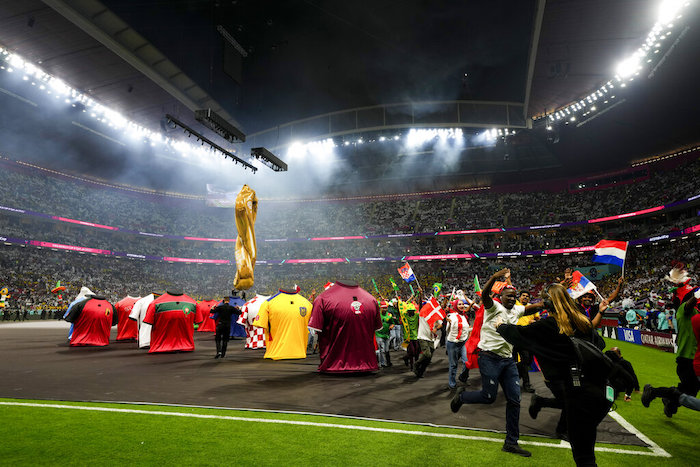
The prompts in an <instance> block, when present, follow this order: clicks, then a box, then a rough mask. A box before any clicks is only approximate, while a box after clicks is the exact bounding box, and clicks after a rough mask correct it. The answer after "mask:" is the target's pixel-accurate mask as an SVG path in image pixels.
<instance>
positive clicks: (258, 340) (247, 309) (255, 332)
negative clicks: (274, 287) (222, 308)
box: [237, 295, 269, 349]
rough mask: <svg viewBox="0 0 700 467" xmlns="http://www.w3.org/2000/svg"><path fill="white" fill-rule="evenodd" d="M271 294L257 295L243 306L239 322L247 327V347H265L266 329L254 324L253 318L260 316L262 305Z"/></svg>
mask: <svg viewBox="0 0 700 467" xmlns="http://www.w3.org/2000/svg"><path fill="white" fill-rule="evenodd" d="M268 298H269V296H267V297H266V296H264V295H256V296H255V297H253V298H252V299H251V300H248V301H247V302H246V303H245V304H244V305H243V306H242V307H241V311H242V313H241V316H239V317H238V321H237V322H238V324H241V325H243V327H245V333H246V338H245V348H246V349H264V348H265V329H264V328H258V327H255V326H253V320H254V319H255V317H256V316H258V311H260V306H261V305H262V304H263V303H264V302H265V300H267V299H268Z"/></svg>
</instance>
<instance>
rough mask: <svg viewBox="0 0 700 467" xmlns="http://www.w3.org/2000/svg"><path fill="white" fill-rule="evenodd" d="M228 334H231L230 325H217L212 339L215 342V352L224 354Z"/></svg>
mask: <svg viewBox="0 0 700 467" xmlns="http://www.w3.org/2000/svg"><path fill="white" fill-rule="evenodd" d="M229 334H231V326H230V325H228V326H217V327H216V335H215V336H214V341H215V342H216V353H217V354H221V356H222V357H225V356H226V348H227V347H228V339H229Z"/></svg>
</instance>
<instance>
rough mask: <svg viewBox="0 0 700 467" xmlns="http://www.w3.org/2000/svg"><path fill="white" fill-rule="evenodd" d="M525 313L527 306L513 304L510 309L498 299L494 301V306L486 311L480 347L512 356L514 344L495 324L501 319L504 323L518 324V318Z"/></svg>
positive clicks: (504, 355) (505, 355)
mask: <svg viewBox="0 0 700 467" xmlns="http://www.w3.org/2000/svg"><path fill="white" fill-rule="evenodd" d="M524 314H525V306H523V305H513V308H511V309H510V310H508V309H507V308H506V307H504V306H503V305H502V304H501V303H499V302H497V301H496V300H494V301H493V306H492V307H491V308H489V309H488V310H485V311H484V323H483V324H482V325H481V340H480V341H479V348H480V349H481V350H488V351H491V352H493V353H495V354H498V355H500V356H501V357H505V358H507V357H511V356H512V355H513V345H512V344H509V343H508V342H506V340H505V339H504V338H503V336H501V335H500V334H499V333H498V332H496V328H495V327H494V325H495V324H496V323H498V322H499V321H500V322H501V323H503V324H516V323H517V322H518V319H519V318H520V317H521V316H523V315H524Z"/></svg>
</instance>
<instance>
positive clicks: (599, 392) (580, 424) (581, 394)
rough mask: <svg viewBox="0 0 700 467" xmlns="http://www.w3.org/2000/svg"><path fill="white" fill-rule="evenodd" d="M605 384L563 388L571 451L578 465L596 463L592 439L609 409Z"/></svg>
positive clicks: (594, 438)
mask: <svg viewBox="0 0 700 467" xmlns="http://www.w3.org/2000/svg"><path fill="white" fill-rule="evenodd" d="M611 405H612V402H610V401H608V400H607V399H606V398H605V388H604V387H587V386H585V383H584V387H583V388H578V389H572V388H565V389H564V410H565V411H566V425H567V428H568V430H569V443H571V452H572V454H573V456H574V461H575V462H576V465H577V466H583V465H596V462H595V440H596V437H597V435H598V433H597V430H598V425H599V424H600V422H601V421H603V419H604V418H605V416H606V415H607V414H608V412H609V411H610V407H611Z"/></svg>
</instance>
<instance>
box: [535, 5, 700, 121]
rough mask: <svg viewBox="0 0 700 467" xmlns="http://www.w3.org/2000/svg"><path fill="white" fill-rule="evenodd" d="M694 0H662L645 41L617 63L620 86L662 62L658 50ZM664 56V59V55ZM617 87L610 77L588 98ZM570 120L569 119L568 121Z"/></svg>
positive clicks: (565, 110)
mask: <svg viewBox="0 0 700 467" xmlns="http://www.w3.org/2000/svg"><path fill="white" fill-rule="evenodd" d="M692 3H693V1H692V0H663V1H661V2H660V4H659V7H658V12H657V21H656V22H655V23H654V25H653V27H652V28H651V30H650V31H649V33H648V34H647V36H646V38H645V40H644V42H643V43H642V44H641V46H640V47H639V48H638V49H637V50H636V51H635V52H634V53H633V54H632V55H630V56H629V57H628V58H626V59H624V60H622V61H620V62H619V63H618V64H617V65H616V67H615V80H616V81H617V83H618V84H619V85H620V87H626V82H631V81H634V79H635V76H639V75H640V73H641V72H642V70H643V68H644V67H646V66H652V65H650V64H653V63H654V62H655V61H656V62H657V63H660V62H659V58H658V57H659V55H658V54H659V53H660V52H661V46H662V41H664V40H665V39H666V38H668V37H669V36H670V35H671V31H669V30H670V29H672V28H673V27H674V21H676V20H680V19H681V18H683V11H684V10H685V9H686V8H688V7H689V6H690V5H691V4H692ZM686 30H687V27H686ZM681 36H682V33H681ZM668 42H671V41H666V42H664V43H668ZM667 47H668V45H667ZM661 60H663V58H662V59H661ZM657 66H658V65H657ZM613 87H614V85H613V83H612V81H608V82H607V83H605V84H604V85H603V86H601V87H599V88H598V89H597V90H594V91H593V93H591V94H590V95H589V96H588V97H587V98H586V101H587V102H588V103H589V104H591V103H592V102H593V101H595V100H597V99H598V97H603V93H607V92H608V90H609V89H612V88H613ZM612 98H614V97H612ZM604 103H608V101H607V100H606V101H605V102H604ZM581 106H585V102H579V103H578V104H577V103H576V102H572V103H570V104H568V105H565V106H564V107H562V108H559V109H555V112H554V114H555V116H557V120H560V118H559V115H560V113H559V112H561V116H562V117H565V116H568V115H571V113H572V112H576V111H578V110H581V108H580V107H581ZM544 117H546V114H545V115H540V116H537V117H534V120H540V119H542V118H544ZM566 123H568V121H567V122H566Z"/></svg>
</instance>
